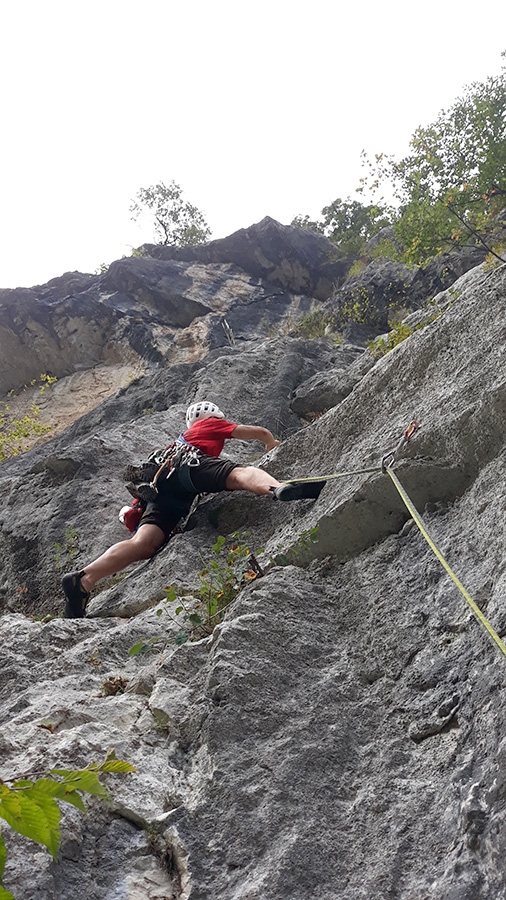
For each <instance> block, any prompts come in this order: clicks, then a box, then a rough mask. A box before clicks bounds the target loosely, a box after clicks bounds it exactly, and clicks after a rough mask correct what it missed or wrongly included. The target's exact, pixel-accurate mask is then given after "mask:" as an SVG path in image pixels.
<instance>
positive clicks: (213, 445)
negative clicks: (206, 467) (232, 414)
mask: <svg viewBox="0 0 506 900" xmlns="http://www.w3.org/2000/svg"><path fill="white" fill-rule="evenodd" d="M236 428H237V425H236V424H234V423H233V422H227V420H226V419H216V418H215V417H214V416H212V417H211V418H210V419H201V421H200V422H199V421H198V420H197V421H196V422H194V423H193V425H192V426H191V428H188V430H187V431H183V437H184V439H185V441H188V443H189V444H193V446H194V447H197V449H198V450H202V453H207V455H208V456H219V455H220V453H221V451H222V450H223V447H224V444H225V441H226V440H227V438H229V437H230V436H231V435H232V432H233V431H234V430H235V429H236Z"/></svg>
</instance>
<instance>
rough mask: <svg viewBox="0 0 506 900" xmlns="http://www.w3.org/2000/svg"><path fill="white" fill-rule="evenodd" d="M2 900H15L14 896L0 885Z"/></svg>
mask: <svg viewBox="0 0 506 900" xmlns="http://www.w3.org/2000/svg"><path fill="white" fill-rule="evenodd" d="M0 900H15V898H14V894H11V893H10V892H9V891H6V890H5V889H4V888H3V887H2V885H1V884H0Z"/></svg>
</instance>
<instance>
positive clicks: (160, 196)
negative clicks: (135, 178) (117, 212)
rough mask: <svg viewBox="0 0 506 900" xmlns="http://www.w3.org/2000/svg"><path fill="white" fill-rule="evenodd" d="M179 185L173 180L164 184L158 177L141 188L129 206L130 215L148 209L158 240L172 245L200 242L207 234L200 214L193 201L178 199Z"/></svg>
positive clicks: (190, 244)
mask: <svg viewBox="0 0 506 900" xmlns="http://www.w3.org/2000/svg"><path fill="white" fill-rule="evenodd" d="M182 193H183V192H182V189H181V188H180V186H179V185H178V184H176V183H175V181H171V182H170V184H169V185H168V186H167V185H165V184H164V183H163V181H160V182H159V184H152V185H151V186H150V187H148V188H141V189H140V190H139V191H138V192H137V195H136V199H135V200H134V201H133V202H132V204H131V206H130V212H131V213H132V219H133V220H134V221H136V220H137V219H138V218H139V216H140V215H141V214H144V213H146V212H147V213H150V214H151V215H152V216H153V217H154V220H155V223H154V228H155V234H156V237H157V239H158V240H159V242H160V243H161V244H166V245H167V244H168V245H170V246H173V247H194V246H195V245H196V244H203V243H204V241H206V240H207V238H208V237H209V236H210V234H211V229H210V228H209V226H208V225H207V222H206V220H205V219H204V216H203V214H202V213H201V212H200V210H199V209H197V207H196V206H193V204H191V203H188V201H187V200H183V199H182Z"/></svg>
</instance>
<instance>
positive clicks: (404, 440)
mask: <svg viewBox="0 0 506 900" xmlns="http://www.w3.org/2000/svg"><path fill="white" fill-rule="evenodd" d="M419 428H420V425H419V423H418V422H416V421H415V420H414V419H413V421H412V422H410V423H409V425H408V427H407V428H406V431H405V432H404V434H403V435H402V437H401V439H400V441H399V443H398V444H397V447H396V448H395V449H394V450H390V452H389V453H385V455H384V456H383V458H382V460H381V471H382V472H383V474H384V475H385V474H386V471H387V469H389V468H390V467H391V466H393V464H394V462H395V460H396V459H397V456H398V454H399V453H401V451H402V450H403V449H404V447H405V446H406V444H408V443H409V441H410V440H411V438H412V437H413V435H414V434H416V432H417V431H418V429H419Z"/></svg>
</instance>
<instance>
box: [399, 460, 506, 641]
mask: <svg viewBox="0 0 506 900" xmlns="http://www.w3.org/2000/svg"><path fill="white" fill-rule="evenodd" d="M385 471H386V472H387V473H388V474H389V475H390V478H391V479H392V481H393V483H394V485H395V487H396V488H397V490H398V492H399V494H400V496H401V497H402V500H403V501H404V503H405V505H406V507H407V508H408V510H409V512H410V513H411V516H412V518H413V520H414V522H415V523H416V525H417V526H418V528H419V529H420V531H421V533H422V535H423V536H424V538H425V540H426V541H427V543H428V545H429V547H430V548H431V550H432V551H433V553H434V554H435V555H436V556H437V558H438V560H439V562H440V563H441V565H442V566H443V568H444V569H445V570H446V571H447V573H448V575H449V576H450V578H451V579H452V581H453V582H454V583H455V584H456V585H457V587H458V589H459V591H460V592H461V594H462V595H463V596H464V598H465V599H466V601H467V603H468V604H469V606H470V607H471V609H472V611H473V613H474V615H475V616H476V618H477V619H478V621H479V622H481V624H482V625H483V627H484V628H486V630H487V631H488V633H489V635H490V637H491V638H492V640H493V641H495V643H496V644H497V646H498V647H499V650H500V651H501V653H502V654H503V655H504V656H506V646H505V645H504V643H503V642H502V640H501V638H500V637H499V635H498V634H497V631H495V629H494V628H492V625H491V624H490V622H489V621H488V619H487V618H486V617H485V616H484V615H483V613H482V611H481V609H480V608H479V606H477V605H476V603H475V602H474V600H473V599H472V597H471V596H470V595H469V593H468V592H467V591H466V589H465V587H464V585H463V584H462V582H461V581H459V579H458V578H457V576H456V575H455V572H453V571H452V569H451V568H450V566H449V565H448V563H447V562H446V559H445V558H444V556H443V554H442V553H441V551H440V550H439V548H438V547H437V546H436V544H435V542H434V540H433V538H432V537H431V536H430V534H429V532H428V530H427V526H426V525H425V523H424V521H423V519H422V517H421V515H420V514H419V513H418V512H417V510H416V508H415V507H414V505H413V503H412V502H411V500H410V498H409V497H408V495H407V493H406V491H405V490H404V488H403V486H402V484H401V483H400V481H399V479H398V478H397V475H396V474H395V472H392V469H391V468H389V467H388V466H387V467H386V468H385Z"/></svg>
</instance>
